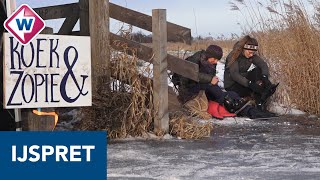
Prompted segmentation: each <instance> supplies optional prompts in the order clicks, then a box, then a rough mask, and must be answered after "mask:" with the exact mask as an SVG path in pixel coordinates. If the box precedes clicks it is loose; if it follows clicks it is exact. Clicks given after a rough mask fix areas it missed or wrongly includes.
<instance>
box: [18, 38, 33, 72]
mask: <svg viewBox="0 0 320 180" xmlns="http://www.w3.org/2000/svg"><path fill="white" fill-rule="evenodd" d="M24 47H25V46H21V61H22V64H23V65H24V66H25V67H31V65H32V63H33V59H34V48H33V44H32V42H30V47H31V60H30V63H29V64H27V63H26V61H25V60H24Z"/></svg>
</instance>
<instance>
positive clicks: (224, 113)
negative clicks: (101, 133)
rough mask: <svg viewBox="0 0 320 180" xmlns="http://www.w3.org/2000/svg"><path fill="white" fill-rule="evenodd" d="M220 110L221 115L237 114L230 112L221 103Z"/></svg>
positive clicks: (232, 115) (233, 115) (230, 115)
mask: <svg viewBox="0 0 320 180" xmlns="http://www.w3.org/2000/svg"><path fill="white" fill-rule="evenodd" d="M218 110H219V113H220V115H221V116H223V117H235V116H236V114H234V113H230V112H228V111H227V110H226V108H225V107H224V106H223V105H220V104H219V108H218Z"/></svg>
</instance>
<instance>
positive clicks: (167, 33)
mask: <svg viewBox="0 0 320 180" xmlns="http://www.w3.org/2000/svg"><path fill="white" fill-rule="evenodd" d="M107 2H108V0H107ZM108 7H109V11H108V14H109V16H110V18H114V19H116V20H119V21H122V22H125V23H128V24H131V25H133V26H136V27H139V28H142V29H145V30H147V31H150V32H152V33H153V34H152V36H153V46H152V48H150V47H147V46H145V45H142V44H140V43H138V42H135V41H132V40H129V39H125V38H123V37H121V36H119V35H116V34H113V33H110V32H109V41H110V42H109V43H110V46H111V47H112V48H114V49H116V50H119V51H123V48H121V47H119V46H117V45H115V44H116V43H114V42H117V41H120V42H123V43H125V44H126V45H127V46H128V47H129V49H134V50H135V55H136V56H137V57H138V58H139V59H142V60H144V61H147V62H151V63H153V68H154V69H153V70H154V77H153V86H154V87H153V89H154V90H155V91H154V102H153V103H154V105H155V106H156V111H157V112H158V114H157V117H156V119H155V131H164V132H168V128H169V118H168V84H167V76H168V75H167V69H168V70H170V71H172V72H175V73H177V74H180V75H182V76H184V77H187V78H189V79H192V80H195V81H198V65H197V64H194V63H191V62H188V61H185V60H183V59H180V58H178V57H175V56H172V55H168V54H167V46H166V45H167V40H168V41H175V42H176V41H179V42H183V43H187V44H190V43H191V30H190V29H188V28H185V27H182V26H179V25H176V24H173V23H170V22H167V21H166V10H164V9H156V10H153V12H152V16H148V15H145V14H143V13H140V12H137V11H133V10H130V9H128V8H124V7H121V6H118V5H116V4H113V3H108ZM34 10H35V11H36V12H37V13H38V14H39V15H40V16H41V17H42V18H43V19H44V20H52V19H59V18H65V21H64V22H63V24H62V26H61V28H60V29H59V31H58V33H57V34H59V35H90V31H89V27H90V24H89V3H88V0H80V1H79V3H72V4H65V5H58V6H50V7H42V8H35V9H34ZM79 19H80V31H78V32H74V31H72V30H73V28H74V26H75V25H76V23H77V21H78V20H79ZM127 53H129V54H130V53H133V52H130V51H129V52H127Z"/></svg>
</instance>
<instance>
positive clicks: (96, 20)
mask: <svg viewBox="0 0 320 180" xmlns="http://www.w3.org/2000/svg"><path fill="white" fill-rule="evenodd" d="M84 2H85V1H84ZM89 22H90V23H89V27H90V37H91V59H92V92H93V95H99V94H101V93H103V92H104V91H106V90H109V82H110V77H111V71H110V44H109V43H108V42H110V39H109V34H110V33H109V0H95V1H92V0H91V1H89ZM80 34H81V29H80ZM105 77H107V78H105Z"/></svg>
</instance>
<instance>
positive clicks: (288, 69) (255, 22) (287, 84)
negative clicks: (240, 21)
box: [231, 0, 320, 114]
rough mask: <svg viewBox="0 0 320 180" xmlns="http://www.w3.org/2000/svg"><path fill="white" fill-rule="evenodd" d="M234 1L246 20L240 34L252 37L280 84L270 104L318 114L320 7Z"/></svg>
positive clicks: (301, 3) (279, 0)
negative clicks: (257, 42) (242, 32)
mask: <svg viewBox="0 0 320 180" xmlns="http://www.w3.org/2000/svg"><path fill="white" fill-rule="evenodd" d="M307 3H308V4H306V2H304V1H300V0H292V1H283V0H270V1H264V2H260V1H255V0H251V1H249V0H234V1H232V2H231V6H232V9H233V10H238V11H240V12H241V13H242V14H243V15H244V18H245V19H246V22H247V23H246V24H244V25H243V31H244V34H251V35H252V36H254V37H256V38H257V39H258V41H259V45H260V47H261V51H260V53H262V55H263V56H264V57H265V58H266V59H267V62H268V64H269V67H270V70H271V76H272V80H273V81H274V82H280V86H279V88H278V91H277V92H276V94H275V96H274V98H273V100H274V101H276V102H278V103H281V104H284V105H287V106H291V107H296V108H299V109H300V110H303V111H305V112H309V113H314V114H320V81H319V77H320V65H319V64H320V60H319V58H320V41H319V39H320V31H319V27H320V6H319V2H317V1H315V0H310V1H308V2H307Z"/></svg>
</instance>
